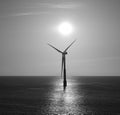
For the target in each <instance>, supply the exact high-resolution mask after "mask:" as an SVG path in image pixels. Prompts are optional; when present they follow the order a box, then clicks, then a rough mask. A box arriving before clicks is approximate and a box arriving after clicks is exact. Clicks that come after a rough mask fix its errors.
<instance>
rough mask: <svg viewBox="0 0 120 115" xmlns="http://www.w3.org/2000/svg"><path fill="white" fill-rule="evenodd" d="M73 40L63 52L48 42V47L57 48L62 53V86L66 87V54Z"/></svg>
mask: <svg viewBox="0 0 120 115" xmlns="http://www.w3.org/2000/svg"><path fill="white" fill-rule="evenodd" d="M75 41H76V40H74V41H73V42H72V43H71V44H70V45H69V46H68V47H67V48H66V49H65V50H64V51H63V52H62V51H60V50H58V49H57V48H55V47H54V46H52V45H51V44H48V45H49V46H50V47H52V48H54V49H55V50H57V51H58V52H59V53H61V54H62V65H61V77H62V76H63V87H64V88H66V86H67V80H66V57H65V56H66V54H67V50H68V49H69V48H70V46H71V45H72V44H73V43H74V42H75Z"/></svg>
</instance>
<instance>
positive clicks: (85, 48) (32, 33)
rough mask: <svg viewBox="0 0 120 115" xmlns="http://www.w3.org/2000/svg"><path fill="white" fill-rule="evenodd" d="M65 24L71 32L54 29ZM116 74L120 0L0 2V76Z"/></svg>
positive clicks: (118, 71)
mask: <svg viewBox="0 0 120 115" xmlns="http://www.w3.org/2000/svg"><path fill="white" fill-rule="evenodd" d="M66 21H67V22H70V23H71V24H72V25H73V27H74V32H73V33H72V34H71V35H70V36H62V35H61V34H60V33H59V32H58V30H57V28H58V25H59V24H60V23H61V22H66ZM74 39H77V41H76V42H75V43H74V44H73V45H72V46H71V48H70V49H69V50H68V55H67V75H70V76H72V75H120V0H0V75H57V76H59V75H60V69H61V54H59V53H58V52H56V51H55V50H53V49H52V48H50V47H49V46H48V45H47V43H50V44H52V45H54V46H55V47H57V48H58V49H60V50H64V49H65V48H66V47H67V46H68V45H69V44H70V43H71V42H72V41H73V40H74Z"/></svg>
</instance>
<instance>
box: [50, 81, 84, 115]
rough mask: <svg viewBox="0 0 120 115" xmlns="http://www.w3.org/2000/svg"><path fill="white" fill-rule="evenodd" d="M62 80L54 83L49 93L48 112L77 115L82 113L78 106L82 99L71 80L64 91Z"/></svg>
mask: <svg viewBox="0 0 120 115" xmlns="http://www.w3.org/2000/svg"><path fill="white" fill-rule="evenodd" d="M62 83H63V82H62V80H60V79H58V80H56V81H55V83H54V88H53V90H52V91H51V92H50V106H49V112H50V113H51V114H53V113H54V114H60V115H63V114H65V115H67V114H78V112H79V113H81V112H82V111H83V108H80V106H79V104H78V103H80V101H81V98H82V95H80V92H79V93H78V90H77V88H75V87H76V85H75V83H74V81H72V80H71V79H69V80H68V86H67V87H66V90H64V88H63V84H62Z"/></svg>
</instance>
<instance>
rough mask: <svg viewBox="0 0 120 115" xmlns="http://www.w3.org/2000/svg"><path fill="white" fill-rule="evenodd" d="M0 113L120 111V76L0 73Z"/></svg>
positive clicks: (101, 114) (115, 114)
mask: <svg viewBox="0 0 120 115" xmlns="http://www.w3.org/2000/svg"><path fill="white" fill-rule="evenodd" d="M0 115H120V77H115V76H112V77H109V76H106V77H101V76H99V77H98V76H96V77H90V76H89V77H85V76H84V77H68V86H67V88H66V90H64V89H63V86H62V79H60V78H59V77H50V76H49V77H47V76H44V77H35V76H30V77H29V76H27V77H23V76H15V77H10V76H8V77H6V76H4V77H0Z"/></svg>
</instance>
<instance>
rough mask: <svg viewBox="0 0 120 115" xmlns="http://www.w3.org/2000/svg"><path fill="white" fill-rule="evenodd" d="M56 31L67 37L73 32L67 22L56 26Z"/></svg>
mask: <svg viewBox="0 0 120 115" xmlns="http://www.w3.org/2000/svg"><path fill="white" fill-rule="evenodd" d="M58 31H59V32H60V34H62V35H64V36H68V35H70V34H71V33H72V32H73V27H72V24H70V23H69V22H62V23H61V24H60V25H59V26H58Z"/></svg>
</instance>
